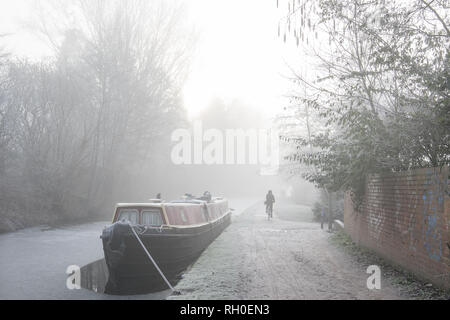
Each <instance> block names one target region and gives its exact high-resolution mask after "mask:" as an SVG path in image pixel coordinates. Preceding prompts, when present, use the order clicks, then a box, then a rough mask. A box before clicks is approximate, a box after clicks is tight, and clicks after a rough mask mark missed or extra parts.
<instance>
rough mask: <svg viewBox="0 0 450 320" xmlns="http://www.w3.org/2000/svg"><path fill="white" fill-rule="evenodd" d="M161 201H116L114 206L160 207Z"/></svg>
mask: <svg viewBox="0 0 450 320" xmlns="http://www.w3.org/2000/svg"><path fill="white" fill-rule="evenodd" d="M162 204H163V203H161V202H147V203H118V204H116V207H161V205H162Z"/></svg>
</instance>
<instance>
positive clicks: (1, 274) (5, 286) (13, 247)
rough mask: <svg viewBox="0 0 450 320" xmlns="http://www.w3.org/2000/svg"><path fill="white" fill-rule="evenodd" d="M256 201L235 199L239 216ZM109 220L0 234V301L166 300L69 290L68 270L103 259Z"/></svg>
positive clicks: (156, 295) (159, 295)
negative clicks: (103, 233)
mask: <svg viewBox="0 0 450 320" xmlns="http://www.w3.org/2000/svg"><path fill="white" fill-rule="evenodd" d="M255 201H256V200H255V199H244V198H242V199H233V200H230V207H232V208H234V209H235V211H234V212H235V213H236V215H238V214H239V213H240V212H241V211H242V210H244V209H245V208H247V207H248V206H250V205H251V204H253V203H254V202H255ZM107 224H109V222H108V221H105V222H97V223H90V224H84V225H78V226H71V227H61V228H56V229H48V228H45V227H36V228H29V229H24V230H20V231H17V232H14V233H8V234H3V235H0V299H118V298H120V299H164V298H165V297H167V296H168V295H169V294H170V292H168V291H164V292H159V293H153V294H148V295H140V296H127V297H116V296H108V295H105V294H98V293H95V292H93V291H90V290H86V289H81V290H68V289H67V288H66V279H67V275H66V273H65V272H66V268H67V267H68V266H69V265H78V266H80V267H83V266H85V265H87V264H90V263H92V262H94V261H97V260H99V259H102V258H103V249H102V245H101V240H100V238H99V236H100V234H101V232H102V229H103V227H104V226H105V225H107Z"/></svg>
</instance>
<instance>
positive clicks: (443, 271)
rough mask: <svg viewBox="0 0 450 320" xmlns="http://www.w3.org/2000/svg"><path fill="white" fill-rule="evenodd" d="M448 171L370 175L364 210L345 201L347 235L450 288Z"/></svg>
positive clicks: (358, 242)
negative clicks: (355, 208) (355, 209)
mask: <svg viewBox="0 0 450 320" xmlns="http://www.w3.org/2000/svg"><path fill="white" fill-rule="evenodd" d="M448 181H449V168H448V167H443V168H426V169H418V170H414V171H406V172H401V173H395V174H386V175H371V176H369V177H368V178H367V182H366V193H365V199H364V202H363V205H362V207H361V209H360V212H355V211H354V209H353V205H352V201H351V199H350V196H349V194H347V195H346V198H345V213H344V224H345V231H346V232H347V233H348V234H349V235H350V236H351V237H352V239H353V241H354V242H356V243H357V244H359V245H362V246H365V247H367V248H369V249H372V250H374V251H375V252H377V253H378V254H379V255H381V256H383V257H384V258H385V259H387V260H389V261H390V262H391V263H393V264H396V265H398V266H401V267H403V268H405V269H407V270H409V271H410V272H412V273H414V274H416V275H417V276H419V277H421V278H423V279H426V280H427V281H429V282H432V283H434V284H436V285H438V286H441V287H444V288H447V289H450V248H449V247H450V232H449V231H450V200H449V194H448V189H447V186H448Z"/></svg>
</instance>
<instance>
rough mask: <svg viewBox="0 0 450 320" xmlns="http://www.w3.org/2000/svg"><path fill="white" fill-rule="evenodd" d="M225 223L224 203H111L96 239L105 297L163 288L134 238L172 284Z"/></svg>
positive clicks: (228, 215) (227, 214) (228, 216)
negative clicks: (103, 265)
mask: <svg viewBox="0 0 450 320" xmlns="http://www.w3.org/2000/svg"><path fill="white" fill-rule="evenodd" d="M230 222H231V211H230V209H229V207H228V201H227V200H226V199H224V198H211V197H210V198H208V199H206V200H196V199H186V200H180V201H172V202H162V201H161V200H153V201H150V202H149V203H121V204H117V206H116V209H115V213H114V218H113V224H112V225H111V226H109V227H107V228H105V229H104V230H103V233H102V236H101V239H102V242H103V251H104V254H105V260H106V265H107V266H108V271H109V278H108V282H107V285H106V289H105V293H108V294H120V295H122V294H140V293H148V292H152V291H158V290H162V289H163V288H164V286H165V284H164V281H163V279H162V277H161V275H160V273H159V272H158V270H157V269H156V267H155V266H154V264H153V263H152V262H151V260H150V259H149V257H148V256H147V254H146V253H145V250H144V249H143V248H142V246H141V244H140V243H139V241H138V239H136V235H137V236H139V238H140V240H141V242H142V244H143V245H144V246H145V247H146V249H147V250H148V252H149V253H150V254H151V256H152V257H153V259H154V260H155V262H156V263H157V265H158V267H159V268H160V270H161V271H162V272H163V273H164V275H165V277H166V278H167V279H169V281H170V282H171V283H174V282H175V281H176V279H177V278H179V276H180V275H181V273H182V272H183V271H184V270H186V268H188V267H189V265H190V264H192V263H193V262H194V261H195V260H196V259H197V258H198V257H199V256H200V254H201V253H202V251H203V250H205V249H206V248H207V247H208V245H209V244H210V243H211V242H212V241H213V240H214V239H215V238H216V237H217V236H219V235H220V234H221V233H222V231H223V230H224V229H225V228H226V227H227V226H228V225H229V224H230ZM131 228H134V231H135V232H136V234H134V233H133V230H132V229H131Z"/></svg>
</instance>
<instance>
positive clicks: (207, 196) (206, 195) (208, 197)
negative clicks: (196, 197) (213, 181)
mask: <svg viewBox="0 0 450 320" xmlns="http://www.w3.org/2000/svg"><path fill="white" fill-rule="evenodd" d="M201 199H202V200H205V201H208V202H210V201H211V200H212V196H211V193H210V192H209V191H205V192H204V193H203V196H202V197H201Z"/></svg>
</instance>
